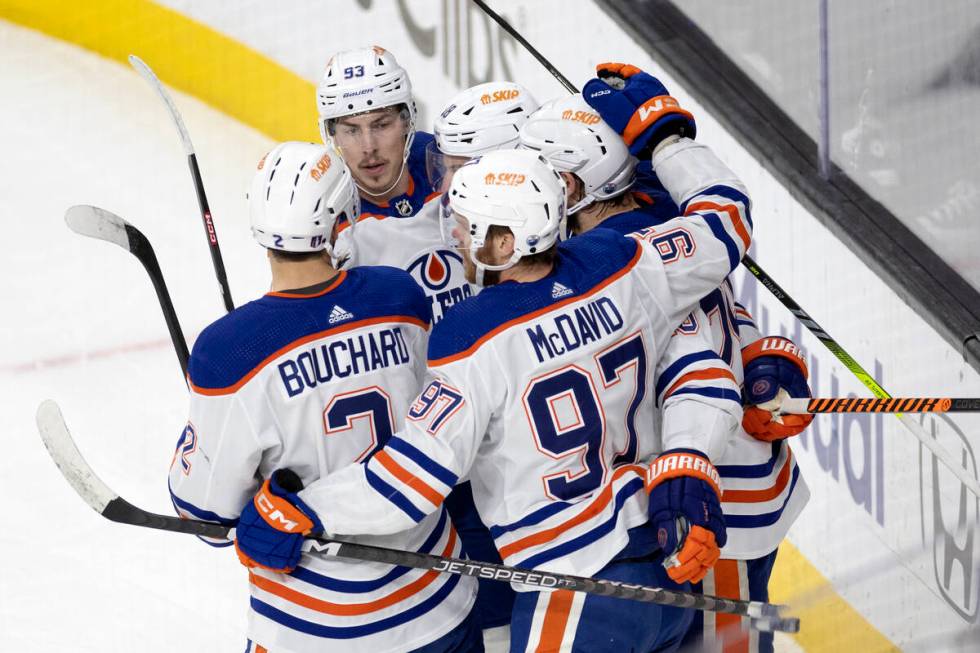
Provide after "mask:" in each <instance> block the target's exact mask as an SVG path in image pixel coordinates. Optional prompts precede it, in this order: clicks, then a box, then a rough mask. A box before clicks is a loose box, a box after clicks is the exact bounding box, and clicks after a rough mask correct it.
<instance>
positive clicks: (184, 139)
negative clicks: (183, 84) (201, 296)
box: [129, 54, 235, 313]
mask: <svg viewBox="0 0 980 653" xmlns="http://www.w3.org/2000/svg"><path fill="white" fill-rule="evenodd" d="M129 65H131V66H132V67H133V68H134V69H136V72H138V73H139V74H140V76H141V77H142V78H143V79H145V80H146V81H147V82H149V84H150V86H152V87H153V88H154V89H155V90H156V92H157V94H158V95H159V96H160V99H162V100H163V103H164V104H166V105H167V110H168V111H170V117H171V118H172V119H173V121H174V127H176V128H177V133H178V134H179V135H180V141H181V143H183V145H184V154H186V155H187V165H188V166H189V167H190V169H191V179H193V180H194V190H195V191H196V193H197V204H198V206H200V207H201V220H202V221H203V222H204V233H205V235H206V236H207V238H208V247H209V248H210V250H211V263H212V264H214V275H215V276H216V277H217V278H218V286H219V287H220V290H221V299H222V301H224V303H225V310H226V311H228V312H229V313H230V312H231V311H233V310H235V303H234V302H233V301H232V299H231V289H230V288H229V287H228V277H227V275H226V274H225V263H224V261H223V260H222V258H221V248H220V247H219V246H218V232H217V231H215V229H214V221H213V220H211V208H210V207H209V206H208V196H207V195H205V193H204V180H202V179H201V170H200V168H199V167H198V165H197V154H195V153H194V144H193V143H191V137H190V134H188V133H187V128H186V127H185V126H184V119H183V118H181V117H180V112H179V111H177V105H176V104H174V101H173V99H172V98H171V97H170V95H169V94H168V93H167V89H165V88H164V87H163V84H161V83H160V80H159V79H158V78H157V76H156V75H155V74H154V73H153V70H151V69H150V67H149V66H147V65H146V64H145V63H143V60H142V59H140V58H139V57H137V56H136V55H135V54H131V55H129Z"/></svg>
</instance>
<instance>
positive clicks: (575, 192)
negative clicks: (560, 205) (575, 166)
mask: <svg viewBox="0 0 980 653" xmlns="http://www.w3.org/2000/svg"><path fill="white" fill-rule="evenodd" d="M558 174H560V175H561V178H562V179H564V180H565V201H566V202H568V203H569V204H572V203H573V202H577V201H578V200H579V197H578V196H580V195H581V191H582V182H581V181H580V180H579V178H578V176H576V175H573V174H572V173H570V172H564V171H562V172H559V173H558Z"/></svg>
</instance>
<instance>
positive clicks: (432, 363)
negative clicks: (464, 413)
mask: <svg viewBox="0 0 980 653" xmlns="http://www.w3.org/2000/svg"><path fill="white" fill-rule="evenodd" d="M642 253H643V248H642V247H640V246H639V245H637V247H636V253H635V254H634V255H633V258H632V259H631V260H630V262H629V263H627V264H626V265H625V266H623V268H622V269H621V270H619V271H617V272H615V273H613V274H612V275H610V276H608V277H606V279H605V280H604V281H602V282H600V283H599V284H598V285H596V286H593V287H592V288H591V289H590V290H589V291H588V292H586V293H582V294H581V295H579V296H577V297H569V298H568V299H565V300H562V301H560V302H555V303H554V304H550V305H548V306H545V307H544V308H539V309H538V310H536V311H534V312H533V313H528V314H527V315H522V316H521V317H516V318H514V319H513V320H509V321H507V322H504V323H503V324H501V325H500V326H498V327H496V328H494V329H493V330H491V331H488V332H487V333H485V334H483V335H482V336H480V337H479V338H478V339H477V341H476V342H474V343H473V344H472V345H470V346H469V347H467V348H466V349H464V350H463V351H461V352H458V353H456V354H451V355H449V356H443V357H442V358H435V359H431V360H429V367H438V366H439V365H446V364H447V363H452V362H453V361H458V360H460V359H463V358H466V357H467V356H471V355H472V354H473V353H474V352H475V351H476V350H477V349H479V348H480V347H482V346H483V345H484V343H486V342H487V341H488V340H490V339H491V338H493V337H494V336H495V335H497V334H498V333H500V332H501V331H506V330H507V329H509V328H511V327H512V326H515V325H517V324H521V323H523V322H530V321H531V320H534V319H537V318H539V317H541V316H542V315H544V314H545V313H549V312H551V311H554V310H557V309H559V308H561V307H563V306H566V305H568V304H571V303H572V302H577V301H581V300H583V299H585V298H586V297H591V296H592V295H594V294H596V293H597V292H599V291H600V290H602V289H603V288H605V287H606V286H608V285H609V284H611V283H612V282H614V281H616V280H617V279H619V278H620V277H622V276H623V275H625V274H626V273H627V272H629V271H630V270H632V269H633V268H634V267H635V266H636V263H637V262H638V261H639V260H640V255H641V254H642Z"/></svg>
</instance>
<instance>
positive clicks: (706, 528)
mask: <svg viewBox="0 0 980 653" xmlns="http://www.w3.org/2000/svg"><path fill="white" fill-rule="evenodd" d="M646 487H647V492H648V493H649V494H650V497H649V500H650V503H649V506H648V508H647V514H648V515H649V517H650V523H651V524H652V525H653V527H654V528H655V529H656V531H657V543H658V544H659V545H660V548H661V549H662V550H663V552H664V556H665V559H664V567H666V569H667V575H668V576H670V578H671V580H673V581H674V582H675V583H686V582H688V581H690V582H692V583H698V582H700V581H701V579H703V578H704V577H705V575H706V574H707V573H708V571H709V570H710V569H711V568H712V567H713V566H714V565H715V563H716V562H718V558H719V557H721V547H723V546H725V542H727V541H728V533H727V532H726V530H725V518H724V516H723V515H722V512H721V479H720V477H719V476H718V470H716V469H715V467H714V465H712V464H711V461H710V460H708V457H707V456H705V455H704V454H703V453H701V452H700V451H697V450H695V449H671V450H669V451H665V452H663V453H662V454H660V456H659V457H658V458H657V459H656V460H655V461H653V463H652V464H651V465H650V468H649V469H648V470H647V482H646Z"/></svg>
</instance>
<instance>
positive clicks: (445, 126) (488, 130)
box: [425, 82, 538, 189]
mask: <svg viewBox="0 0 980 653" xmlns="http://www.w3.org/2000/svg"><path fill="white" fill-rule="evenodd" d="M537 108H538V102H537V100H535V99H534V96H532V95H531V94H530V92H528V90H527V89H526V88H524V87H523V86H521V85H520V84H515V83H514V82H487V83H485V84H479V85H477V86H473V87H471V88H468V89H466V90H464V91H460V92H459V93H457V94H456V95H455V96H453V98H452V99H451V100H449V103H448V104H447V105H446V108H445V109H443V111H442V113H441V114H440V115H439V117H438V118H436V122H435V125H433V129H432V134H433V136H434V137H435V140H433V142H431V143H429V145H428V146H427V147H426V152H425V165H426V172H427V173H428V175H429V181H430V182H431V183H432V186H433V188H436V189H438V188H441V187H442V180H443V178H444V177H445V176H446V173H447V170H450V169H454V168H458V167H459V165H461V164H462V163H463V162H464V161H465V159H468V158H471V157H474V156H479V155H480V154H486V153H487V152H490V151H492V150H500V149H505V148H510V149H513V148H516V147H518V146H519V145H520V143H519V141H518V131H519V130H520V128H521V125H523V124H524V122H525V121H526V120H527V118H528V116H530V115H531V114H532V113H534V112H535V111H536V110H537ZM446 157H452V158H451V159H449V160H448V161H447V159H446ZM453 163H455V166H453V165H452V164H453Z"/></svg>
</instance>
